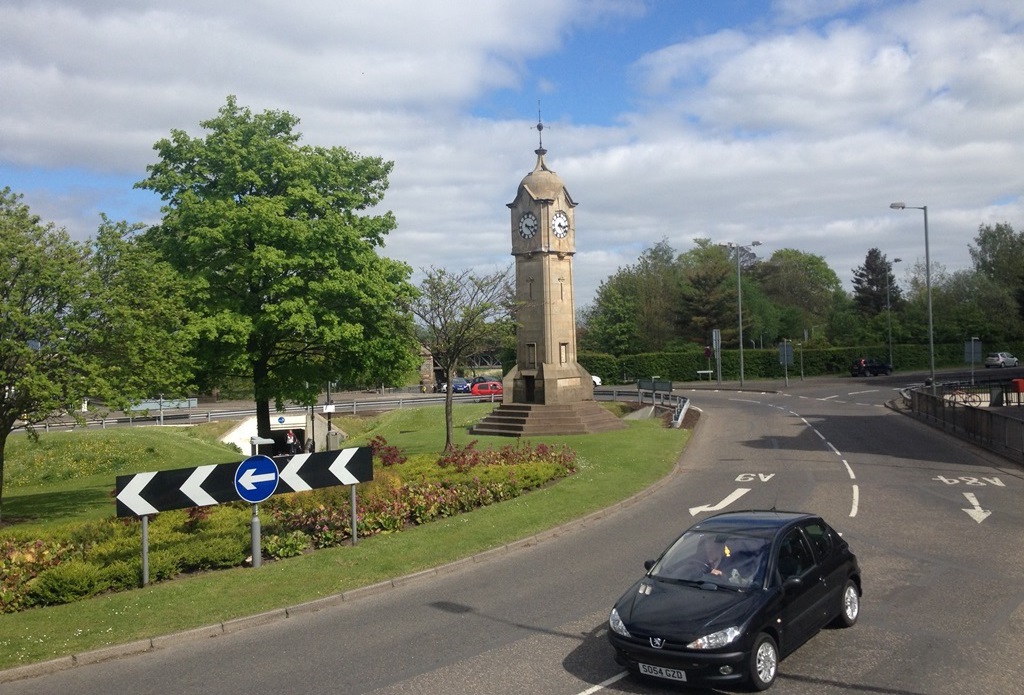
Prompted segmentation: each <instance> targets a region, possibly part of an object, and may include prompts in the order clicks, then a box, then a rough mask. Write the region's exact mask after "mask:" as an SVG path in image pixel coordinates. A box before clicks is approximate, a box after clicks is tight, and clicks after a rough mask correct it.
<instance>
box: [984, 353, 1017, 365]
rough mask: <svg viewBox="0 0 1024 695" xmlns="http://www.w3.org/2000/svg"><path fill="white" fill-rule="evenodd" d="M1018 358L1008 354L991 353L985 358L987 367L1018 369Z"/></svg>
mask: <svg viewBox="0 0 1024 695" xmlns="http://www.w3.org/2000/svg"><path fill="white" fill-rule="evenodd" d="M1017 362H1018V360H1017V358H1016V357H1014V356H1013V355H1011V354H1010V353H1008V352H990V353H988V355H987V356H986V357H985V367H986V368H988V367H1016V366H1017Z"/></svg>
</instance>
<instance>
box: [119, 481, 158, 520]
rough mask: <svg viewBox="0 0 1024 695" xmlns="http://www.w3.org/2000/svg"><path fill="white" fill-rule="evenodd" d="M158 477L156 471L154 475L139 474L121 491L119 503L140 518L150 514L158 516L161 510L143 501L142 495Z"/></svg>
mask: <svg viewBox="0 0 1024 695" xmlns="http://www.w3.org/2000/svg"><path fill="white" fill-rule="evenodd" d="M155 475H156V471H153V472H152V473H139V474H138V475H136V476H135V477H133V478H132V479H131V480H130V481H128V484H127V485H125V486H124V489H122V490H121V494H120V495H118V496H117V499H118V501H120V502H121V504H123V505H124V506H126V507H128V509H131V510H132V512H133V513H134V514H136V515H138V516H148V515H149V514H156V513H157V512H158V511H159V510H158V509H157V508H156V507H154V506H153V505H151V504H150V503H149V502H147V501H146V500H144V499H142V495H141V494H140V493H141V492H142V491H143V490H145V489H146V485H148V484H149V481H150V480H152V479H153V477H154V476H155Z"/></svg>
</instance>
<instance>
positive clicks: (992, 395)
mask: <svg viewBox="0 0 1024 695" xmlns="http://www.w3.org/2000/svg"><path fill="white" fill-rule="evenodd" d="M1002 404H1003V387H1002V386H998V385H997V386H990V387H989V390H988V405H989V407H990V408H995V407H998V406H1001V405H1002Z"/></svg>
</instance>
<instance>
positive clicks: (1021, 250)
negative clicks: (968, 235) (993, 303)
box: [967, 222, 1024, 320]
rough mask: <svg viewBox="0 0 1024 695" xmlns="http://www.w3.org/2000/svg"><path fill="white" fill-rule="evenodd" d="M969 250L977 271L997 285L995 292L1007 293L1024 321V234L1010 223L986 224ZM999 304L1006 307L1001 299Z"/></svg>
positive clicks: (981, 226)
mask: <svg viewBox="0 0 1024 695" xmlns="http://www.w3.org/2000/svg"><path fill="white" fill-rule="evenodd" d="M967 249H968V251H969V252H970V254H971V260H972V261H973V262H974V269H975V270H976V271H977V272H979V273H981V274H982V275H984V276H985V277H987V278H988V279H989V280H991V281H992V282H993V283H994V284H995V287H994V288H993V289H997V288H1002V289H1003V290H1005V291H1006V294H1007V295H1008V296H1009V298H1010V300H1011V303H1010V307H1011V309H1012V310H1014V313H1015V314H1016V315H1017V317H1018V318H1019V319H1021V320H1024V262H1022V260H1021V259H1024V232H1016V231H1014V229H1013V227H1012V226H1011V225H1010V224H1009V223H1007V222H1003V223H1000V224H997V225H995V226H992V225H985V224H983V225H980V226H979V227H978V234H977V236H976V237H975V238H974V244H973V245H968V247H967ZM999 302H1000V303H1001V304H1005V300H1004V299H1002V298H1000V299H999Z"/></svg>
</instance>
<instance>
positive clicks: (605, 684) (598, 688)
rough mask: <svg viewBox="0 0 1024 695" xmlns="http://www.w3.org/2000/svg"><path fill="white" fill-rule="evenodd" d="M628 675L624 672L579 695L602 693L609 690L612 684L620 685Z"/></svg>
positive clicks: (627, 672)
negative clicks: (606, 689)
mask: <svg viewBox="0 0 1024 695" xmlns="http://www.w3.org/2000/svg"><path fill="white" fill-rule="evenodd" d="M628 675H629V671H623V672H622V673H619V674H616V675H614V676H612V677H611V678H609V679H608V680H606V681H602V682H600V683H598V684H597V685H595V686H594V687H592V688H587V689H586V690H584V691H583V692H581V693H579V694H578V695H594V693H596V692H598V691H601V690H604V689H605V688H607V687H608V686H609V685H611V684H612V683H618V682H619V681H621V680H622V679H623V678H625V677H626V676H628Z"/></svg>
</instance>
